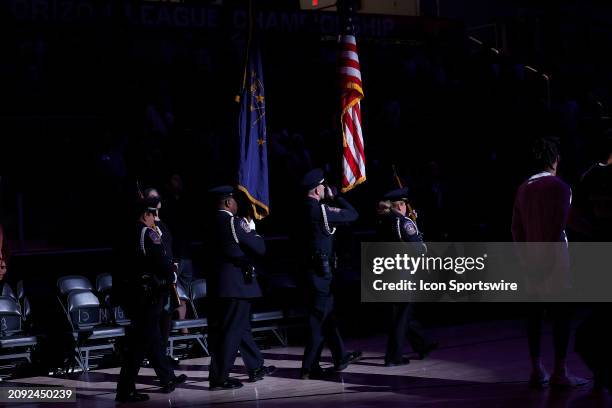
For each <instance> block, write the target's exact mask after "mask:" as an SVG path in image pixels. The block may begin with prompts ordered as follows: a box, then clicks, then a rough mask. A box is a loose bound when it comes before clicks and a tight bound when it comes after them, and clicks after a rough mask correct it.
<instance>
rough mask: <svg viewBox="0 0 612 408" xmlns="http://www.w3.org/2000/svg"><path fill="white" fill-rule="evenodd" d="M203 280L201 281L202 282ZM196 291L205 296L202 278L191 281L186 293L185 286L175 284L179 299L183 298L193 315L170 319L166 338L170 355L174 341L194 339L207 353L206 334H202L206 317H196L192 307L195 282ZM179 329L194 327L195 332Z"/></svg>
mask: <svg viewBox="0 0 612 408" xmlns="http://www.w3.org/2000/svg"><path fill="white" fill-rule="evenodd" d="M202 281H203V282H202ZM196 282H197V284H196V292H197V295H198V296H199V297H198V299H200V298H201V297H205V296H206V281H205V280H204V279H198V280H197V281H194V282H192V284H191V288H192V290H191V291H190V293H187V291H186V290H185V288H183V287H182V286H181V285H177V291H178V294H179V299H180V300H184V301H185V302H186V303H187V304H188V305H189V306H190V307H191V312H192V314H193V316H194V318H192V319H183V320H172V325H171V331H172V333H170V337H169V338H168V343H169V349H170V356H171V357H174V343H175V342H177V341H192V340H195V341H196V342H197V343H198V344H199V345H200V347H202V350H204V352H205V353H206V354H208V344H207V342H206V334H204V329H205V328H206V327H208V319H206V318H200V317H198V313H197V311H196V309H195V307H194V303H193V288H194V283H196ZM181 329H187V330H189V329H195V330H196V332H195V333H187V334H183V333H181V332H180V330H181Z"/></svg>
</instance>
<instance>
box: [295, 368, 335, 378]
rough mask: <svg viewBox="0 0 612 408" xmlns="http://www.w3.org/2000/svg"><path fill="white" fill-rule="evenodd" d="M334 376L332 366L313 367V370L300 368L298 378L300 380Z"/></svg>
mask: <svg viewBox="0 0 612 408" xmlns="http://www.w3.org/2000/svg"><path fill="white" fill-rule="evenodd" d="M335 376H336V371H335V370H334V369H332V368H321V367H319V368H315V369H314V370H306V369H303V368H302V371H300V378H301V379H302V380H328V379H331V378H334V377H335Z"/></svg>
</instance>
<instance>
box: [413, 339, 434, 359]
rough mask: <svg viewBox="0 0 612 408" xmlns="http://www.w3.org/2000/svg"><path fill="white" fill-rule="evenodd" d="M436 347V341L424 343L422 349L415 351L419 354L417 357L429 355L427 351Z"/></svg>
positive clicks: (429, 351) (422, 357)
mask: <svg viewBox="0 0 612 408" xmlns="http://www.w3.org/2000/svg"><path fill="white" fill-rule="evenodd" d="M437 348H438V342H437V341H432V342H431V343H429V344H428V345H426V346H425V348H423V349H422V350H419V351H417V353H418V355H419V359H421V360H423V359H424V358H425V357H427V356H428V355H429V353H431V352H432V351H434V350H435V349H437Z"/></svg>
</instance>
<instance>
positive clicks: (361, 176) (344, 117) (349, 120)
mask: <svg viewBox="0 0 612 408" xmlns="http://www.w3.org/2000/svg"><path fill="white" fill-rule="evenodd" d="M339 43H340V53H339V57H340V63H339V65H338V74H339V75H340V86H341V92H342V95H341V102H342V114H341V116H340V120H341V123H342V145H343V153H342V155H343V157H342V191H343V192H345V191H348V190H350V189H352V188H353V187H355V186H357V185H358V184H361V183H363V182H364V181H365V179H366V173H365V151H364V148H363V134H362V133H361V106H360V101H361V99H362V98H363V89H362V84H361V70H360V67H359V56H358V55H357V44H356V42H355V36H354V35H351V34H344V35H341V36H340V38H339Z"/></svg>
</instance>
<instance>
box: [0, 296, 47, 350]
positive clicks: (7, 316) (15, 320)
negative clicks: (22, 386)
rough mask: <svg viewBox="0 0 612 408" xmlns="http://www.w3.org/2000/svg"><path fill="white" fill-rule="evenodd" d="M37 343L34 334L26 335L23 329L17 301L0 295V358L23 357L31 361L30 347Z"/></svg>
mask: <svg viewBox="0 0 612 408" xmlns="http://www.w3.org/2000/svg"><path fill="white" fill-rule="evenodd" d="M28 308H29V304H28ZM37 343H38V341H37V338H36V336H28V335H26V334H25V333H24V331H23V328H22V313H21V308H20V307H19V304H18V303H17V301H16V300H15V299H13V298H11V297H9V296H0V360H16V359H20V358H25V359H26V360H28V362H32V360H31V358H30V354H31V348H32V347H34V346H35V345H36V344H37ZM7 350H8V353H6V351H7Z"/></svg>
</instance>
